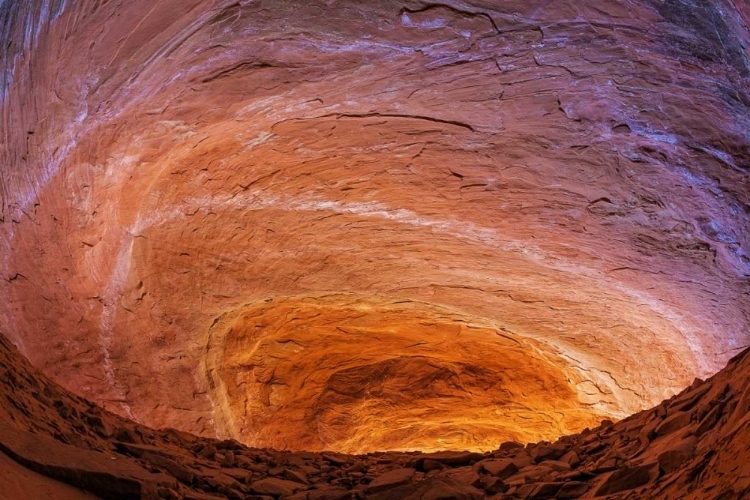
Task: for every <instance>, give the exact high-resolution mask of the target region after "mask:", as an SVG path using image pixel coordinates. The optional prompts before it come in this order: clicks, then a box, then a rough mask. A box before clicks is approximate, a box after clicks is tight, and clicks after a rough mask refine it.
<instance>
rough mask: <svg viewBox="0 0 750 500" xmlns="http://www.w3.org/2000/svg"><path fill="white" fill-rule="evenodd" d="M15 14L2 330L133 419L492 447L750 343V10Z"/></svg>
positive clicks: (335, 4)
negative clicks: (364, 310)
mask: <svg viewBox="0 0 750 500" xmlns="http://www.w3.org/2000/svg"><path fill="white" fill-rule="evenodd" d="M0 12H1V13H2V17H1V19H0V26H1V27H2V33H1V35H2V40H3V44H2V49H1V50H2V54H3V57H2V61H3V75H4V78H3V87H2V94H0V99H1V101H0V107H1V108H2V117H3V121H2V131H3V140H2V149H1V150H0V154H1V156H0V160H1V161H2V169H1V170H0V176H1V177H0V193H1V196H2V209H1V210H2V213H1V214H0V219H1V220H2V223H0V245H1V246H0V273H2V274H1V275H2V277H3V280H1V281H0V296H1V297H2V299H3V300H1V301H0V330H2V331H3V332H6V333H7V334H8V335H9V336H10V338H11V339H12V340H13V342H14V343H15V344H17V345H18V346H19V347H20V349H21V350H22V352H23V353H24V354H25V355H27V356H28V357H29V359H30V360H31V361H32V362H33V364H34V365H35V366H38V367H39V368H41V369H42V370H43V371H44V372H45V373H46V374H48V375H49V376H51V377H53V378H54V379H55V380H58V381H59V382H60V383H62V384H64V386H65V387H66V388H69V389H71V390H73V391H74V392H75V393H77V394H80V395H84V396H86V397H88V398H91V399H92V400H94V401H96V402H98V403H101V404H103V405H105V406H106V407H107V408H109V409H112V410H114V411H116V412H118V413H119V414H121V415H124V416H127V417H131V418H134V419H137V420H138V421H140V422H143V423H146V424H149V425H152V426H173V427H177V428H180V429H183V430H188V431H191V432H195V433H199V434H202V435H204V436H219V437H235V438H237V439H242V440H244V441H245V442H246V443H248V444H250V445H253V444H256V443H257V444H259V445H269V446H270V445H273V446H278V447H288V448H291V449H300V448H302V447H311V448H314V449H320V448H324V447H327V448H329V449H340V450H346V451H364V450H371V449H374V448H377V447H395V448H407V447H420V448H424V449H436V448H441V447H444V448H451V447H455V448H459V449H464V448H467V447H468V448H473V449H486V448H487V447H488V446H492V445H493V443H495V442H496V441H498V440H499V439H501V438H505V437H507V438H510V437H514V438H516V439H520V440H524V441H535V440H539V439H550V438H552V437H554V436H556V435H559V434H561V433H565V432H572V431H577V430H580V429H581V428H583V427H585V426H586V425H588V424H589V423H590V422H591V421H592V420H594V419H599V418H601V417H602V416H610V417H616V418H621V417H624V416H625V415H628V414H630V413H633V412H635V411H638V410H641V409H643V408H647V407H650V406H652V405H654V404H656V403H658V402H659V401H661V400H662V399H663V398H665V397H668V396H670V395H673V394H675V393H676V392H678V391H680V390H682V388H683V387H685V386H686V385H688V384H690V382H691V381H692V380H693V378H694V377H695V376H706V375H708V374H710V373H713V372H715V371H716V370H717V369H718V368H719V367H720V366H722V364H723V363H724V362H725V361H726V360H727V359H728V358H729V357H730V356H731V355H732V354H733V353H736V352H739V348H740V347H741V346H743V345H746V344H747V343H748V324H749V323H750V308H749V306H748V304H750V300H748V276H749V275H750V260H749V259H750V257H749V253H748V252H749V251H748V248H749V246H750V240H749V239H748V238H749V237H750V183H749V182H750V181H749V180H748V179H749V177H748V169H749V168H750V160H749V153H750V150H749V144H750V137H748V130H750V120H749V119H748V118H749V117H750V114H749V113H748V106H749V105H750V98H749V97H748V75H750V67H749V64H748V54H747V46H748V30H747V8H746V7H745V6H744V4H742V3H740V2H733V1H729V0H722V1H717V2H710V3H708V2H705V3H700V5H692V4H688V2H685V1H677V0H667V1H656V0H653V1H652V0H637V1H633V0H631V1H624V0H623V1H618V0H608V1H606V2H597V3H592V2H572V1H564V2H547V1H544V0H524V1H508V2H491V1H480V0H476V1H464V2H460V1H455V2H446V3H444V4H435V3H429V4H428V3H420V2H406V3H403V4H402V3H396V2H348V1H328V2H303V3H299V4H298V3H292V2H285V1H273V2H261V1H239V2H237V1H217V2H206V1H199V0H164V1H161V2H152V1H150V0H149V1H147V0H134V1H129V2H126V3H116V2H95V1H86V0H80V1H76V2H73V1H67V2H65V1H28V2H25V1H24V2H21V1H6V2H4V3H3V4H2V5H1V6H0ZM321 297H328V298H324V299H321ZM336 297H339V298H336ZM264 301H269V302H268V303H265V302H264ZM359 307H369V308H370V309H369V310H368V311H369V312H367V313H366V314H364V313H363V316H362V318H361V319H358V316H357V314H354V313H353V311H354V310H355V309H357V308H359ZM313 314H319V316H316V317H315V318H311V317H309V316H310V315H313ZM297 316H299V317H297ZM256 320H257V321H258V323H253V322H254V321H256ZM257 325H261V327H260V328H258V327H257ZM340 329H343V330H344V331H343V332H342V331H341V330H340ZM347 329H348V330H347ZM347 331H348V332H350V333H346V332H347ZM456 335H458V337H456ZM443 340H444V341H445V342H443ZM256 344H257V345H256ZM410 346H412V347H410ZM417 353H418V356H421V357H417V356H416V354H417ZM339 363H340V365H339ZM308 375H309V378H308ZM378 376H382V377H383V382H382V385H378V382H376V381H373V379H376V378H377V377H378ZM306 380H309V381H310V383H309V384H307V382H306ZM412 382H414V383H412ZM303 384H304V387H303ZM292 392H294V394H292ZM296 394H300V397H299V399H298V398H297V396H296ZM450 401H455V404H450ZM521 421H523V425H520V422H521ZM319 422H321V423H322V426H319V425H318V423H319ZM259 429H263V432H262V433H261V434H259ZM399 429H403V432H402V435H399ZM286 435H288V436H290V437H289V438H287V439H286V440H285V439H284V436H286ZM441 435H446V436H448V437H447V439H446V440H444V441H440V438H439V436H441Z"/></svg>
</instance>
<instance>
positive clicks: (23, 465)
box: [0, 336, 750, 500]
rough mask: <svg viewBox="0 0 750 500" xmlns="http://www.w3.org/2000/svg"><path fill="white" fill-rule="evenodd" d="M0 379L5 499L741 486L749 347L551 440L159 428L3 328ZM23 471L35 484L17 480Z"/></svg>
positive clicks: (746, 456) (387, 496)
mask: <svg viewBox="0 0 750 500" xmlns="http://www.w3.org/2000/svg"><path fill="white" fill-rule="evenodd" d="M0 381H2V384H0V403H2V404H0V452H1V453H2V455H0V460H17V461H18V464H12V467H14V470H15V471H16V475H15V477H12V478H11V477H10V476H8V475H7V474H2V473H0V494H2V492H5V491H20V492H21V494H20V495H19V496H16V497H14V500H25V499H26V498H29V499H34V498H40V497H39V496H36V497H35V496H34V494H36V492H37V491H46V492H47V493H48V494H49V496H48V498H66V499H77V498H81V499H84V498H85V499H86V500H91V499H92V498H94V497H93V496H92V494H93V495H96V496H97V497H100V498H109V499H129V498H134V499H141V498H143V499H157V498H164V499H172V500H182V499H186V500H190V499H193V500H210V499H214V500H218V499H226V498H229V499H242V500H248V499H252V500H260V499H262V500H269V499H279V498H281V499H290V500H292V499H294V500H352V499H360V500H364V499H369V500H377V499H383V500H407V499H409V500H411V499H414V500H417V499H429V498H435V499H438V498H440V499H459V500H460V499H465V500H483V499H492V500H511V499H537V500H549V499H576V498H608V499H643V498H654V499H656V498H659V499H678V498H679V499H706V500H708V499H711V500H713V499H717V498H721V499H725V500H740V499H743V498H747V495H750V473H749V472H750V471H749V470H748V464H750V349H748V350H745V351H744V352H743V353H742V354H741V355H739V356H737V357H736V358H734V359H733V360H731V361H730V362H729V364H728V365H727V367H726V368H725V369H723V370H722V371H721V372H719V373H718V374H717V375H716V376H714V377H713V378H711V379H710V380H708V381H706V382H702V381H700V380H696V383H694V384H693V385H692V386H691V387H689V388H687V389H685V390H684V391H683V392H682V393H681V394H679V395H678V396H676V397H673V398H672V399H669V400H666V401H663V402H662V403H661V404H659V405H658V406H657V407H655V408H652V409H650V410H647V411H644V412H641V413H638V414H636V415H633V416H631V417H629V418H627V419H625V420H622V421H620V422H617V423H614V424H613V423H612V422H609V421H604V422H602V423H601V424H600V425H598V426H596V427H595V428H593V429H592V430H589V429H585V430H584V431H583V432H582V433H580V434H575V435H569V436H565V437H563V438H561V439H559V440H557V441H555V442H553V443H550V442H546V441H545V442H539V443H531V444H528V445H526V446H524V445H522V444H519V443H515V442H506V443H503V444H501V445H500V446H499V448H498V447H497V446H496V447H495V449H494V450H493V451H489V452H485V453H476V452H469V451H463V452H462V451H447V452H445V451H444V452H436V453H428V454H419V453H415V452H412V453H406V452H374V453H368V454H361V455H345V454H340V453H331V452H324V453H312V452H288V451H286V452H284V451H275V450H271V449H257V448H248V447H246V446H244V445H242V444H240V443H239V442H237V441H234V440H223V441H218V440H215V439H209V438H201V437H197V436H193V435H190V434H187V433H184V432H179V431H175V430H173V429H162V430H154V429H150V428H148V427H145V426H142V425H139V424H136V423H134V422H132V421H128V420H126V419H123V418H122V417H119V416H117V415H115V414H112V413H110V412H109V411H107V410H103V409H101V408H99V407H98V406H96V405H94V404H92V403H90V402H88V401H86V400H84V399H82V398H80V397H78V396H75V395H72V394H71V393H69V392H67V391H66V390H64V389H62V388H61V387H59V386H58V385H57V384H55V383H53V382H51V381H49V379H47V378H46V377H44V376H42V375H40V374H39V373H38V372H37V371H36V370H35V369H34V368H32V367H31V365H30V364H29V363H28V362H27V361H26V360H25V359H24V358H23V357H22V356H21V355H20V353H18V351H17V350H16V349H15V348H14V347H13V346H12V345H11V344H10V342H9V341H7V340H6V339H5V338H4V337H1V336H0ZM673 415H689V417H690V418H689V419H680V422H682V425H681V426H679V427H678V426H676V425H673V426H671V428H670V431H669V432H668V433H663V434H657V433H656V432H654V429H655V428H657V427H659V426H661V424H662V423H663V422H665V421H667V420H669V419H670V418H671V417H672V416H673ZM707 423H708V424H710V425H707ZM573 456H575V460H571V457H573ZM8 457H10V458H8ZM558 458H559V459H558ZM0 463H3V462H0ZM11 463H12V462H11ZM34 474H43V475H45V476H49V480H47V478H44V479H45V480H44V481H40V480H39V479H38V477H36V476H34ZM24 478H30V479H28V480H27V481H28V484H31V485H34V489H30V488H29V489H23V488H20V489H19V488H18V486H17V485H18V482H19V481H21V480H25V479H24ZM55 481H57V482H55ZM22 484H23V483H22ZM83 490H87V491H88V492H90V493H84V492H83ZM26 493H28V495H26ZM24 495H26V496H24Z"/></svg>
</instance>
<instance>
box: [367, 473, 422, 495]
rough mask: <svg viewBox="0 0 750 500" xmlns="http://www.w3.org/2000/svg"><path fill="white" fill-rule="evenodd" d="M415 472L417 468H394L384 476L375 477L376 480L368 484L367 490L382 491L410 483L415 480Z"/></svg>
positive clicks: (371, 491)
mask: <svg viewBox="0 0 750 500" xmlns="http://www.w3.org/2000/svg"><path fill="white" fill-rule="evenodd" d="M415 473H416V470H414V469H411V468H403V469H394V470H392V471H389V472H386V473H385V474H383V475H382V476H378V477H377V478H375V480H374V481H372V482H371V483H370V484H369V485H368V486H367V492H368V493H378V492H380V491H385V490H390V489H393V488H395V487H397V486H403V485H405V484H410V483H411V482H412V481H414V474H415Z"/></svg>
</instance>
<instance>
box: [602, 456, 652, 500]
mask: <svg viewBox="0 0 750 500" xmlns="http://www.w3.org/2000/svg"><path fill="white" fill-rule="evenodd" d="M658 476H659V464H657V463H656V462H654V463H649V464H645V465H636V466H632V467H623V468H622V469H619V470H617V471H615V472H613V473H612V474H610V475H609V476H608V477H607V478H606V479H604V481H603V482H602V483H601V485H600V486H599V489H597V490H596V493H595V494H594V496H595V497H601V496H604V495H612V494H614V493H619V492H621V491H627V490H632V489H634V488H638V487H639V486H643V485H645V484H648V483H650V482H651V481H653V480H655V479H656V478H657V477H658Z"/></svg>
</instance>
